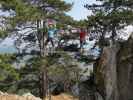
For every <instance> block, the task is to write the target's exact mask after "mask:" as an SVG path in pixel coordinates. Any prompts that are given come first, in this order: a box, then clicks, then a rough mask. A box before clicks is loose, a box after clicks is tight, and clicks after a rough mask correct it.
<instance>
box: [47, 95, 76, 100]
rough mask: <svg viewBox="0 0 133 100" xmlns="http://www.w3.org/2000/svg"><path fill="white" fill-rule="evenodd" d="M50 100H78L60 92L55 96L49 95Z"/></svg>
mask: <svg viewBox="0 0 133 100" xmlns="http://www.w3.org/2000/svg"><path fill="white" fill-rule="evenodd" d="M46 100H49V99H46ZM51 100H78V99H77V98H75V97H73V96H71V95H69V94H60V95H57V96H51Z"/></svg>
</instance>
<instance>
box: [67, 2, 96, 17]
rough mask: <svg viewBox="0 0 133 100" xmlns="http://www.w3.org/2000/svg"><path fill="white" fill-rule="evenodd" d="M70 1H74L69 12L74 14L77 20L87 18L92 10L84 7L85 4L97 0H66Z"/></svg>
mask: <svg viewBox="0 0 133 100" xmlns="http://www.w3.org/2000/svg"><path fill="white" fill-rule="evenodd" d="M65 1H66V2H68V3H74V5H73V8H72V10H71V11H69V12H68V13H67V14H68V15H70V16H72V17H73V18H74V19H76V20H81V19H85V18H87V15H89V14H90V11H89V10H87V9H86V8H84V5H85V4H92V3H94V2H95V0H65Z"/></svg>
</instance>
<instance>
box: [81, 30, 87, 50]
mask: <svg viewBox="0 0 133 100" xmlns="http://www.w3.org/2000/svg"><path fill="white" fill-rule="evenodd" d="M85 37H86V32H85V29H83V28H81V30H80V50H82V49H83V45H84V43H85Z"/></svg>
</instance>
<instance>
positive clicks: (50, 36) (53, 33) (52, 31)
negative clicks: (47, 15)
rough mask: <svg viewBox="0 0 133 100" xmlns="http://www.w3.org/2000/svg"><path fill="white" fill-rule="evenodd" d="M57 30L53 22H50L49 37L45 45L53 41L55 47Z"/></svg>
mask: <svg viewBox="0 0 133 100" xmlns="http://www.w3.org/2000/svg"><path fill="white" fill-rule="evenodd" d="M56 32H57V30H56V28H55V27H54V25H53V24H49V29H48V37H47V40H46V43H45V45H47V44H48V42H51V44H52V46H53V47H54V46H55V44H54V41H53V40H54V37H55V34H56Z"/></svg>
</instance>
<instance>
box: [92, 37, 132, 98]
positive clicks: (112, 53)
mask: <svg viewBox="0 0 133 100" xmlns="http://www.w3.org/2000/svg"><path fill="white" fill-rule="evenodd" d="M96 65H97V66H96V67H95V68H94V72H95V83H96V85H97V90H98V92H99V93H100V94H101V95H102V97H104V98H103V99H104V100H133V36H131V37H130V39H129V40H128V41H127V42H125V43H122V44H121V45H119V46H118V45H113V46H111V47H105V48H104V49H103V53H102V55H101V57H100V60H99V61H98V63H97V64H96Z"/></svg>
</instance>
